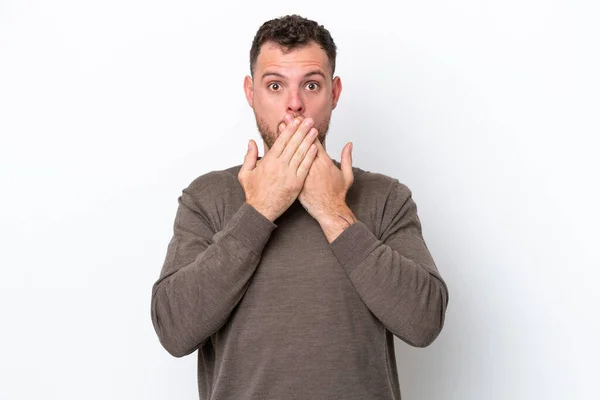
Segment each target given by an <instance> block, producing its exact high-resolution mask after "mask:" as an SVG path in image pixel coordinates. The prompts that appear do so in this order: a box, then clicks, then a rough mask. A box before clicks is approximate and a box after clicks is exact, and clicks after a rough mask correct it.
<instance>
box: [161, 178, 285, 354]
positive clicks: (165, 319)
mask: <svg viewBox="0 0 600 400" xmlns="http://www.w3.org/2000/svg"><path fill="white" fill-rule="evenodd" d="M213 186H214V185H213ZM178 202H179V206H178V209H177V214H176V217H175V222H174V227H173V237H172V239H171V241H170V242H169V245H168V248H167V255H166V258H165V261H164V264H163V267H162V270H161V273H160V277H159V279H158V280H157V281H156V283H154V285H153V287H152V301H151V314H152V323H153V325H154V329H155V331H156V333H157V335H158V338H159V340H160V342H161V344H162V345H163V347H164V348H165V349H166V350H167V351H168V352H169V353H170V354H172V355H173V356H176V357H182V356H185V355H187V354H190V353H192V352H193V351H195V350H196V349H197V348H199V347H201V346H202V345H203V344H204V342H205V341H206V340H207V339H208V338H209V337H210V336H211V335H212V334H213V333H215V332H216V331H218V330H219V328H220V327H221V326H223V324H225V322H226V321H227V319H228V318H229V316H230V314H231V312H232V310H233V308H234V307H235V306H236V305H237V303H238V302H239V301H240V299H241V298H242V297H243V295H244V293H245V291H246V289H247V287H248V283H249V280H250V278H251V277H252V275H253V273H254V271H255V269H256V267H257V265H258V263H259V261H260V257H261V254H262V251H263V249H264V246H265V245H266V244H267V242H268V240H269V238H270V235H271V233H272V231H273V230H274V229H275V228H276V227H277V225H275V224H274V223H272V222H271V221H269V220H268V219H267V218H265V217H264V216H263V215H262V214H260V213H259V212H258V211H257V210H256V209H255V208H254V207H252V206H250V205H249V204H247V203H243V204H242V205H241V207H240V208H239V210H238V211H237V212H236V213H235V214H233V216H232V217H231V219H230V220H229V221H228V223H227V224H226V226H224V227H223V229H222V230H220V231H219V232H215V228H214V226H215V225H216V224H215V223H214V220H215V219H217V220H218V218H214V217H213V218H211V217H212V215H211V213H209V212H207V209H208V207H209V206H210V205H211V204H214V200H213V199H210V198H209V199H208V200H205V201H203V202H199V201H198V200H197V199H196V198H194V197H193V196H192V194H191V192H189V191H188V190H187V189H184V190H183V192H182V195H181V196H180V197H179V199H178ZM200 203H203V204H205V205H204V206H203V205H201V204H200Z"/></svg>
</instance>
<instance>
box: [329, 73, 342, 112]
mask: <svg viewBox="0 0 600 400" xmlns="http://www.w3.org/2000/svg"><path fill="white" fill-rule="evenodd" d="M332 83H333V85H332V89H331V94H332V96H331V97H332V99H331V101H332V107H331V109H332V110H333V109H335V107H336V106H337V103H338V100H339V98H340V95H341V94H342V79H341V78H340V77H339V76H336V77H335V78H333V82H332Z"/></svg>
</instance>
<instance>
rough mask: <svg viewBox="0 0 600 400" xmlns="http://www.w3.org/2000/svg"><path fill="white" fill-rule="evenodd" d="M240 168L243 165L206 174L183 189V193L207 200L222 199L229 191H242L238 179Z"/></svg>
mask: <svg viewBox="0 0 600 400" xmlns="http://www.w3.org/2000/svg"><path fill="white" fill-rule="evenodd" d="M240 168H241V164H240V165H236V166H233V167H229V168H226V169H221V170H213V171H209V172H206V173H204V174H202V175H200V176H198V177H197V178H195V179H194V180H193V181H192V182H191V183H190V184H189V185H188V186H187V187H186V188H185V189H183V192H184V193H187V194H189V195H191V196H192V197H194V198H196V199H198V200H201V199H204V200H206V199H214V198H217V197H220V196H221V195H223V194H224V193H225V192H227V191H231V190H234V191H235V190H241V185H240V184H239V181H238V179H237V173H238V172H239V170H240Z"/></svg>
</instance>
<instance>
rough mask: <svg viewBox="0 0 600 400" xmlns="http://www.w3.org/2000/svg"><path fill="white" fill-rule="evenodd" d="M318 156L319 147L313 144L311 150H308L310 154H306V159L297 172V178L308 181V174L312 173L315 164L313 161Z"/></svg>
mask: <svg viewBox="0 0 600 400" xmlns="http://www.w3.org/2000/svg"><path fill="white" fill-rule="evenodd" d="M316 156H317V146H316V145H315V144H312V145H311V146H310V148H309V149H308V152H307V153H306V157H304V159H303V160H302V163H301V164H300V166H299V167H298V170H297V171H296V176H297V177H298V178H300V179H302V180H303V181H304V180H305V179H306V177H307V176H308V172H309V171H310V167H311V165H312V163H313V161H314V160H315V157H316Z"/></svg>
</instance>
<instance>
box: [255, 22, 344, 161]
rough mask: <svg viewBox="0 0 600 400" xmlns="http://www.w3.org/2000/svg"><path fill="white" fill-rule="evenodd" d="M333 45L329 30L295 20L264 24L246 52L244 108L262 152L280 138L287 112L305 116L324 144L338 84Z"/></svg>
mask: <svg viewBox="0 0 600 400" xmlns="http://www.w3.org/2000/svg"><path fill="white" fill-rule="evenodd" d="M335 57H336V46H335V43H334V42H333V39H332V38H331V35H330V34H329V31H328V30H327V29H325V28H324V27H323V26H322V25H318V24H317V23H316V22H314V21H311V20H308V19H306V18H302V17H300V16H298V15H291V16H286V17H281V18H277V19H273V20H270V21H267V22H265V23H264V24H263V25H262V26H261V27H260V28H259V30H258V32H257V33H256V36H255V37H254V40H253V42H252V48H251V50H250V74H251V76H246V78H245V79H244V91H245V93H246V99H247V100H248V104H250V107H252V109H253V110H254V116H255V118H256V125H257V126H258V130H259V132H260V134H261V136H262V139H263V140H264V142H265V153H266V152H267V151H268V149H270V148H271V147H272V146H273V144H274V143H275V140H276V139H277V137H278V136H279V132H278V126H279V124H280V123H281V122H283V117H284V115H285V114H286V112H287V113H290V114H292V115H293V116H302V117H310V118H312V119H313V120H314V121H315V123H314V127H315V128H316V129H317V130H318V131H319V140H320V141H321V143H323V144H325V137H326V134H327V130H328V129H329V121H330V119H331V112H332V110H333V109H334V108H335V107H336V105H337V101H338V99H339V96H340V93H341V92H342V82H341V80H340V78H339V77H335V78H334V76H333V74H334V72H335Z"/></svg>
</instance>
